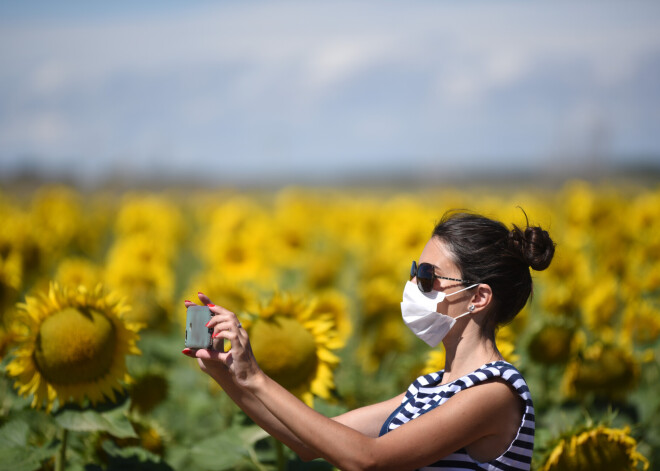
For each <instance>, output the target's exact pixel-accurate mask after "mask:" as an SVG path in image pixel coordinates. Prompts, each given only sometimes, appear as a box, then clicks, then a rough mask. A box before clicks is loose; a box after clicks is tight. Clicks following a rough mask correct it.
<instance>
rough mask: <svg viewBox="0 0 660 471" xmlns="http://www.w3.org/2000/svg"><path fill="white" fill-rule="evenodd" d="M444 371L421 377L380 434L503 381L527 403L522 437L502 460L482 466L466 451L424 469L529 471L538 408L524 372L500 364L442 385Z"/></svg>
mask: <svg viewBox="0 0 660 471" xmlns="http://www.w3.org/2000/svg"><path fill="white" fill-rule="evenodd" d="M443 374H444V371H439V372H437V373H431V374H428V375H424V376H420V377H419V378H417V379H416V380H415V381H414V382H413V383H412V384H411V385H410V387H409V388H408V391H407V392H406V395H405V397H404V399H403V401H402V402H401V405H400V406H399V407H398V408H397V409H396V410H395V411H394V412H393V413H392V414H391V415H390V417H389V418H388V419H387V420H386V421H385V423H384V424H383V427H382V429H381V432H380V434H381V435H383V434H385V433H387V432H389V431H390V430H394V429H395V428H397V427H399V426H401V425H403V424H405V423H406V422H409V421H411V420H413V419H414V418H416V417H419V416H420V415H422V414H424V413H426V412H428V411H430V410H432V409H434V408H435V407H438V406H439V405H442V404H444V403H445V402H446V401H447V400H448V399H449V398H451V397H452V396H453V395H454V394H456V393H457V392H459V391H462V390H464V389H467V388H469V387H471V386H474V385H476V384H480V383H483V382H485V381H488V380H489V379H492V378H496V377H499V378H502V379H503V380H505V381H506V382H507V383H509V384H510V385H511V386H512V387H513V388H514V390H515V391H516V392H517V393H518V395H519V396H520V397H521V398H522V399H523V401H524V403H525V412H524V414H523V418H522V421H521V423H520V427H519V428H518V433H517V435H516V437H515V438H514V440H513V442H511V445H510V446H509V448H508V449H507V450H506V451H505V452H504V453H503V454H502V455H500V456H498V457H497V458H495V459H494V460H491V461H489V462H487V463H479V462H477V461H475V460H473V459H472V458H471V457H470V455H468V453H467V451H465V449H464V448H463V449H461V450H458V451H456V452H454V453H452V454H451V455H449V456H447V457H445V458H443V459H441V460H440V461H438V462H437V463H433V464H431V465H429V466H425V467H424V468H421V469H422V471H426V470H445V471H446V470H463V469H472V470H506V471H509V470H511V471H520V470H529V469H530V467H531V463H532V451H533V449H534V424H535V419H534V405H533V403H532V397H531V395H530V393H529V388H528V387H527V383H526V382H525V379H524V378H523V377H522V375H521V374H520V372H519V371H518V370H517V369H516V368H515V367H514V366H513V365H512V364H510V363H508V362H505V361H496V362H493V363H488V364H486V365H484V366H482V367H481V368H479V369H478V370H476V371H474V372H472V373H470V374H468V375H465V376H463V377H461V378H459V379H457V380H455V381H452V382H451V383H447V384H439V383H440V382H441V381H442V376H443Z"/></svg>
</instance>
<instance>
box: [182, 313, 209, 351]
mask: <svg viewBox="0 0 660 471" xmlns="http://www.w3.org/2000/svg"><path fill="white" fill-rule="evenodd" d="M211 317H213V316H212V314H211V310H210V309H209V308H208V307H207V306H190V307H188V310H187V311H186V341H185V344H186V347H187V348H209V349H210V348H213V339H212V338H211V334H212V333H213V329H209V328H208V327H206V324H207V323H208V321H209V320H210V319H211Z"/></svg>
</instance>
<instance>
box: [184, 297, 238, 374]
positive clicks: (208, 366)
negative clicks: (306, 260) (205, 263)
mask: <svg viewBox="0 0 660 471" xmlns="http://www.w3.org/2000/svg"><path fill="white" fill-rule="evenodd" d="M197 296H198V297H199V300H200V301H201V303H202V305H204V306H208V305H209V304H211V305H212V303H211V299H210V298H209V297H208V296H206V295H205V294H204V293H201V292H200V293H197ZM183 303H184V304H185V306H186V309H187V308H189V307H190V306H198V304H195V303H194V302H192V301H188V300H187V299H186V300H185V301H184V302H183ZM209 309H210V308H209ZM211 314H213V315H215V313H213V312H212V313H211ZM222 344H223V341H222V339H220V340H216V339H214V340H213V347H214V348H219V349H222ZM197 351H198V350H196V349H191V348H184V349H183V352H182V353H183V354H184V355H187V356H189V357H192V358H197ZM197 363H198V364H199V368H200V369H201V370H202V371H203V372H204V373H206V374H208V375H211V376H215V375H218V374H220V375H227V374H228V373H229V372H228V370H227V367H225V365H224V364H222V363H220V362H218V361H213V360H208V359H206V360H205V359H202V358H197Z"/></svg>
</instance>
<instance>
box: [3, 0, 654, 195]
mask: <svg viewBox="0 0 660 471" xmlns="http://www.w3.org/2000/svg"><path fill="white" fill-rule="evenodd" d="M659 20H660V3H658V2H651V1H639V0H635V1H630V2H623V1H621V2H611V1H603V2H595V1H594V2H585V1H574V2H561V1H560V2H552V3H550V2H544V3H541V2H523V1H497V2H496V1H488V2H486V1H474V2H447V1H434V2H431V1H415V0H413V1H408V2H392V1H379V2H375V1H363V2H345V1H337V2H299V1H296V2H291V1H285V2H254V1H246V2H210V1H199V2H174V1H145V2H82V1H75V2H46V1H32V2H29V1H26V2H6V1H5V2H2V3H0V61H1V63H2V67H1V68H0V172H1V173H2V174H3V175H4V176H11V175H12V174H14V173H16V172H18V171H21V170H25V169H35V170H37V171H39V172H42V173H44V174H50V175H56V176H70V177H73V178H76V179H78V180H80V181H90V182H98V181H102V180H103V179H104V178H106V177H107V176H109V175H126V176H139V177H148V176H154V177H160V176H164V177H170V178H171V177H182V178H199V179H203V180H206V181H218V182H223V183H224V182H234V181H235V182H250V181H257V182H260V181H270V180H278V181H284V182H286V181H300V180H303V181H304V180H309V181H321V180H324V179H330V180H334V181H341V180H342V179H345V178H348V177H351V178H352V177H361V176H364V177H371V178H373V177H378V176H392V175H403V176H407V177H412V178H416V177H420V178H421V177H432V178H435V177H437V178H441V177H443V176H448V175H462V176H470V175H480V176H483V175H488V174H493V173H496V172H498V173H505V174H515V173H516V172H522V171H532V172H539V173H545V172H548V171H553V169H557V168H562V169H566V170H568V171H576V172H577V171H584V170H585V169H588V168H589V167H590V166H592V165H598V166H599V167H601V168H603V167H606V168H613V167H614V166H616V165H618V164H621V163H623V162H641V163H646V164H653V165H655V166H657V167H660V132H659V131H660V106H659V105H660V28H658V26H657V25H658V24H659Z"/></svg>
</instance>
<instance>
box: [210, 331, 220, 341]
mask: <svg viewBox="0 0 660 471" xmlns="http://www.w3.org/2000/svg"><path fill="white" fill-rule="evenodd" d="M219 335H220V332H218V333H217V334H213V335H212V336H211V337H213V338H214V339H215V338H217V337H218V336H219Z"/></svg>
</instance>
